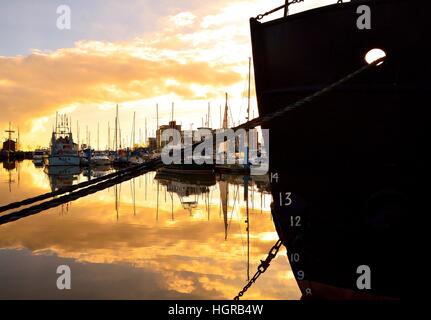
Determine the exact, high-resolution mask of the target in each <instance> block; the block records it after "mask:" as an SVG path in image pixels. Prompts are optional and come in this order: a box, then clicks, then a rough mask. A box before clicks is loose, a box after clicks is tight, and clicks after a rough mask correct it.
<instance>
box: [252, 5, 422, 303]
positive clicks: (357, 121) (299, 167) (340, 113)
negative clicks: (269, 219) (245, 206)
mask: <svg viewBox="0 0 431 320" xmlns="http://www.w3.org/2000/svg"><path fill="white" fill-rule="evenodd" d="M359 5H367V6H369V8H370V9H371V19H372V20H371V21H372V25H371V29H370V30H360V29H358V27H357V19H358V17H359V15H358V13H357V8H358V6H359ZM250 26H251V37H252V47H253V57H254V69H255V81H256V94H257V101H258V108H259V114H260V116H265V115H269V114H272V113H273V112H275V111H276V110H278V109H279V108H282V107H285V106H287V105H290V104H292V103H294V102H296V101H298V100H300V99H303V98H305V97H307V96H309V95H311V94H313V93H315V92H317V91H318V90H321V89H323V88H325V87H326V86H328V85H330V84H332V83H334V82H336V81H338V80H340V79H342V78H343V77H345V76H346V75H348V74H350V73H352V72H353V71H355V70H358V69H359V68H361V67H362V66H363V65H364V64H366V62H365V59H364V58H365V55H366V54H367V53H368V52H369V51H370V50H372V49H376V48H378V49H381V50H383V51H384V52H385V53H386V55H387V58H386V60H385V61H384V63H383V64H381V65H378V66H376V67H373V68H371V69H370V70H368V71H367V72H365V73H363V74H361V75H359V76H358V77H355V78H353V79H351V80H350V81H348V82H347V83H345V84H344V85H342V86H339V87H336V88H335V89H334V90H332V91H330V92H328V93H327V94H326V95H324V96H322V97H320V98H319V99H316V100H314V101H312V102H310V103H308V104H306V105H303V106H302V107H300V108H298V109H295V110H293V111H291V112H288V113H287V114H286V115H285V116H283V117H282V118H277V119H275V120H273V121H270V122H269V123H265V124H264V125H263V128H267V129H270V135H269V136H270V138H269V139H270V152H269V154H270V157H269V159H270V171H271V174H273V175H274V174H276V176H274V177H276V179H273V180H272V194H273V199H274V206H273V216H274V221H275V225H276V227H277V231H278V233H279V235H280V237H281V238H282V240H283V242H284V244H285V245H286V247H287V250H288V256H289V259H290V262H291V265H292V268H293V271H294V274H295V276H296V278H297V280H298V284H299V286H300V288H301V290H302V293H303V297H304V298H311V297H313V298H318V299H325V298H327V299H330V298H334V299H345V298H346V299H347V298H348V299H354V298H359V299H363V298H364V299H365V298H390V299H392V298H395V299H397V298H399V297H400V283H399V282H397V281H394V279H397V273H398V272H399V268H397V267H396V266H397V265H399V253H400V248H401V243H400V240H399V239H400V238H401V230H400V223H401V219H402V218H401V217H406V216H407V214H408V213H409V211H410V210H411V207H412V205H413V204H414V203H415V202H416V201H417V188H418V186H417V178H418V173H419V172H421V170H422V169H421V168H422V165H423V160H422V159H423V158H422V157H421V151H420V150H421V149H422V148H421V147H420V146H421V143H422V142H423V141H424V134H423V133H424V131H425V129H424V128H425V120H424V117H422V116H421V115H422V113H423V111H422V109H423V102H422V101H424V99H425V92H426V91H425V88H426V87H428V86H429V82H430V80H429V77H428V74H427V71H429V70H430V63H429V59H428V58H426V56H425V55H426V53H427V52H428V49H426V43H425V41H424V39H423V38H422V36H421V34H423V32H424V30H429V29H430V22H429V19H427V18H426V17H425V13H424V12H423V10H422V11H421V10H420V8H419V7H415V6H414V5H412V3H411V1H402V0H380V1H377V0H376V1H355V2H351V3H345V4H335V5H330V6H326V7H322V8H318V9H314V10H309V11H306V12H302V13H299V14H295V15H292V16H287V17H283V18H281V19H277V20H273V21H269V22H265V23H261V22H260V21H258V20H257V19H251V21H250ZM286 197H287V198H288V199H291V200H292V203H290V200H289V201H285V200H286ZM280 198H281V200H280ZM279 200H280V201H279ZM287 204H289V205H287ZM297 217H299V218H297ZM291 219H294V220H291ZM296 219H299V220H300V221H301V222H300V223H298V225H296V222H297V220H296ZM292 221H294V223H293V224H292ZM296 253H298V254H299V256H300V257H301V258H299V261H296V260H298V256H295V258H294V260H292V254H296ZM360 265H369V266H370V268H371V271H372V272H373V273H372V275H373V279H374V282H373V285H372V289H371V290H360V289H359V288H358V286H357V283H356V280H357V278H358V277H359V275H358V274H357V273H356V271H357V268H358V267H359V266H360ZM310 291H311V292H312V294H309V292H310Z"/></svg>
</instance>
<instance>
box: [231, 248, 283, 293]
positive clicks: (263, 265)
mask: <svg viewBox="0 0 431 320" xmlns="http://www.w3.org/2000/svg"><path fill="white" fill-rule="evenodd" d="M282 244H283V243H282V241H281V240H278V241H277V242H276V243H275V245H274V246H273V247H272V248H271V250H270V251H269V252H268V256H267V257H266V259H265V260H261V261H260V264H259V266H258V267H257V271H256V273H255V274H254V276H253V278H251V279H250V281H249V282H248V283H247V284H246V285H245V286H244V288H243V289H242V290H241V291H240V292H239V293H238V295H237V296H236V297H235V298H234V300H239V299H240V298H241V297H242V296H243V295H244V293H246V291H247V290H248V289H249V288H250V287H251V286H252V285H253V283H255V282H256V280H257V279H258V278H259V277H260V276H261V275H262V273H265V271H266V270H268V268H269V265H270V264H271V261H272V260H273V259H274V258H275V257H276V256H277V253H278V251H279V250H280V247H281V245H282Z"/></svg>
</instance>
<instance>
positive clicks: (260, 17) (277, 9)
mask: <svg viewBox="0 0 431 320" xmlns="http://www.w3.org/2000/svg"><path fill="white" fill-rule="evenodd" d="M299 2H304V0H292V1H286V4H283V5H282V6H279V7H277V8H275V9H272V10H271V11H268V12H265V13H263V14H259V15H258V16H257V17H256V18H255V19H256V20H262V19H263V18H264V17H266V16H269V15H270V14H273V13H274V12H277V11H279V10H281V9H285V8H286V11H285V12H288V8H289V6H290V5H291V4H295V3H299Z"/></svg>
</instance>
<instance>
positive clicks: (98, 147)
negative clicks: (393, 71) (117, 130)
mask: <svg viewBox="0 0 431 320" xmlns="http://www.w3.org/2000/svg"><path fill="white" fill-rule="evenodd" d="M99 150H100V140H99V122H97V151H99Z"/></svg>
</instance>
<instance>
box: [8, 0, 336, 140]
mask: <svg viewBox="0 0 431 320" xmlns="http://www.w3.org/2000/svg"><path fill="white" fill-rule="evenodd" d="M335 2H336V1H335V0H332V1H328V0H321V1H319V0H314V1H312V0H308V1H305V3H301V4H298V5H295V6H292V8H291V13H294V12H297V11H302V10H305V9H309V8H312V7H317V6H321V5H324V4H329V3H335ZM282 3H283V1H281V0H264V1H263V0H252V1H242V0H235V1H232V0H231V1H227V0H213V1H200V0H187V1H173V0H159V1H154V0H127V1H118V0H103V1H102V0H92V1H84V0H73V1H65V0H60V1H57V0H42V1H37V2H36V1H33V0H17V1H1V3H0V110H1V116H0V129H1V130H2V133H1V134H0V136H1V137H2V138H5V137H6V133H4V130H5V129H7V126H8V122H9V121H11V122H12V124H13V127H14V129H17V127H18V126H19V128H20V133H21V146H22V149H29V148H31V149H33V148H35V147H37V146H48V141H49V138H50V134H51V131H52V126H53V124H54V119H55V112H56V111H59V112H66V113H68V114H69V115H71V116H72V121H73V132H74V133H76V121H79V125H80V138H81V142H83V141H84V140H85V139H86V134H85V131H86V127H87V126H88V128H89V130H90V131H91V144H92V146H93V147H96V146H97V142H96V141H97V123H99V124H100V147H101V148H104V147H105V146H106V145H107V144H108V139H107V136H108V122H110V124H111V128H112V127H113V124H114V117H115V105H116V104H117V103H118V104H119V106H120V122H121V129H122V136H123V138H124V140H126V139H127V140H128V141H130V137H131V129H132V125H131V123H132V119H133V112H134V111H136V119H137V120H136V121H137V124H136V140H139V129H141V132H142V134H141V136H142V137H143V136H144V122H145V118H147V121H148V134H149V135H151V133H153V132H154V131H155V129H156V124H155V122H156V119H155V118H156V108H155V105H156V103H158V104H159V106H160V109H159V110H160V123H161V124H164V123H166V122H168V121H169V119H170V112H171V103H172V102H174V103H175V119H176V120H177V122H178V123H181V124H182V125H183V127H184V128H185V129H190V127H191V125H192V124H193V127H194V128H196V127H199V126H201V123H202V118H205V115H206V113H207V106H208V103H209V102H210V103H211V106H212V109H211V117H212V126H213V127H219V125H220V114H219V110H220V109H219V108H220V106H221V105H224V92H228V93H229V95H230V97H231V100H230V105H231V107H232V109H233V110H232V115H233V121H235V123H238V122H244V121H245V117H246V114H245V112H246V106H247V101H246V88H247V77H248V57H250V56H251V45H250V33H249V24H248V23H249V18H250V17H252V16H256V15H257V14H260V13H264V12H266V11H269V10H270V9H273V8H275V7H277V6H279V5H281V4H282ZM62 4H66V5H69V6H70V8H71V23H72V25H71V30H59V29H58V28H57V26H56V21H57V18H58V16H59V15H58V14H57V13H56V10H57V7H58V6H59V5H62ZM280 14H281V13H279V14H275V15H273V16H271V18H273V17H274V18H275V17H279V16H280ZM253 110H254V111H253V112H252V114H253V113H254V115H255V116H257V108H256V105H255V102H254V100H253ZM112 136H113V135H111V137H112ZM75 138H76V137H75Z"/></svg>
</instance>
